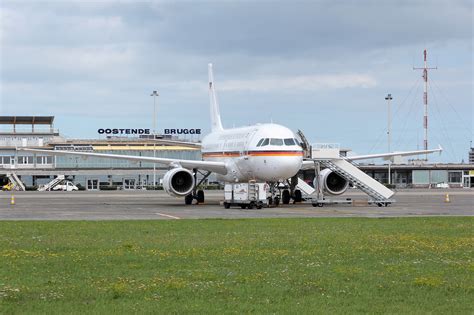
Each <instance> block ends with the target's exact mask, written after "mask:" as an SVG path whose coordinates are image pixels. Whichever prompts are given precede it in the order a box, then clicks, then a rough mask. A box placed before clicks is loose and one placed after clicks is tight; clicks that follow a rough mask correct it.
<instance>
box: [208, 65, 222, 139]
mask: <svg viewBox="0 0 474 315" xmlns="http://www.w3.org/2000/svg"><path fill="white" fill-rule="evenodd" d="M208 70H209V100H210V105H211V107H210V110H211V129H212V131H218V130H223V129H224V128H222V122H221V114H220V110H219V102H218V101H217V94H216V89H215V86H214V74H213V72H212V63H210V64H209V65H208Z"/></svg>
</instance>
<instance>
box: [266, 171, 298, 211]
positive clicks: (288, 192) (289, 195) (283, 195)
mask: <svg viewBox="0 0 474 315" xmlns="http://www.w3.org/2000/svg"><path fill="white" fill-rule="evenodd" d="M297 182H298V179H297V178H296V179H295V180H294V179H292V181H291V183H290V182H288V186H287V187H284V188H283V189H282V188H280V187H279V183H271V184H270V193H271V197H269V198H268V205H269V206H275V207H277V206H278V205H279V204H280V202H281V203H282V204H284V205H287V204H289V203H290V202H291V200H292V199H293V203H296V202H301V201H302V200H303V196H302V194H301V190H299V189H296V183H297Z"/></svg>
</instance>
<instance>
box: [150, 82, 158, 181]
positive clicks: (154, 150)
mask: <svg viewBox="0 0 474 315" xmlns="http://www.w3.org/2000/svg"><path fill="white" fill-rule="evenodd" d="M150 96H153V132H152V134H153V157H156V97H157V96H160V94H158V92H157V91H153V92H152V93H151V95H150ZM155 186H156V164H155V163H153V189H155Z"/></svg>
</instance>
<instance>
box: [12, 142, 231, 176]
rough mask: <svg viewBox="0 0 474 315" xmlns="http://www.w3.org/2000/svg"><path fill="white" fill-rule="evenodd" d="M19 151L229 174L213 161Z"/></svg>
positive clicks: (70, 152) (90, 153) (220, 164)
mask: <svg viewBox="0 0 474 315" xmlns="http://www.w3.org/2000/svg"><path fill="white" fill-rule="evenodd" d="M17 150H18V151H26V152H32V153H44V154H49V155H72V156H81V157H84V158H87V157H97V158H107V159H118V160H129V161H137V162H149V163H157V164H164V165H167V166H170V167H179V166H181V167H184V168H187V169H193V168H197V169H200V170H205V171H209V172H214V173H218V174H222V175H225V174H227V167H226V165H225V163H224V162H211V161H198V160H179V159H167V158H157V157H149V156H138V155H119V154H105V153H93V152H75V151H61V150H41V149H29V148H17Z"/></svg>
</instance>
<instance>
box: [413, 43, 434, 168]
mask: <svg viewBox="0 0 474 315" xmlns="http://www.w3.org/2000/svg"><path fill="white" fill-rule="evenodd" d="M423 59H424V65H423V68H415V67H413V70H423V81H424V82H425V84H424V88H423V104H424V107H425V110H424V115H423V129H424V138H423V150H428V70H436V69H438V67H432V68H430V67H428V62H427V53H426V49H425V50H424V51H423ZM425 161H428V154H426V155H425Z"/></svg>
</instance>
